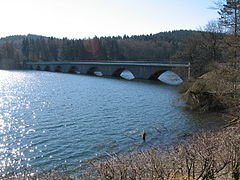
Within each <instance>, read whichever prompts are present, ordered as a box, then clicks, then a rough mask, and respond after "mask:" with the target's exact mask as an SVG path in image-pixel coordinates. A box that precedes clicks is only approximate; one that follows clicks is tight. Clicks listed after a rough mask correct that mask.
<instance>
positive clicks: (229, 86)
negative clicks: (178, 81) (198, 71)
mask: <svg viewBox="0 0 240 180" xmlns="http://www.w3.org/2000/svg"><path fill="white" fill-rule="evenodd" d="M239 72H240V71H238V70H236V69H234V68H232V67H231V66H226V65H218V67H217V68H216V69H215V70H213V71H210V72H208V73H206V74H204V75H202V76H201V77H199V78H197V79H196V81H191V82H188V84H187V85H184V86H185V87H183V88H182V89H184V90H185V91H186V92H185V94H184V99H185V100H186V104H187V105H188V107H189V108H190V109H194V110H202V111H217V112H219V111H225V112H228V113H236V112H238V111H236V110H238V109H239V108H240V101H239V98H240V73H239Z"/></svg>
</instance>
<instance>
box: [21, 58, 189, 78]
mask: <svg viewBox="0 0 240 180" xmlns="http://www.w3.org/2000/svg"><path fill="white" fill-rule="evenodd" d="M25 69H29V70H40V71H50V72H62V73H79V72H80V74H86V75H94V73H95V72H102V74H103V76H111V77H120V75H121V73H122V72H123V71H124V70H129V71H130V72H131V73H132V74H133V75H134V77H135V79H145V80H157V79H158V77H159V76H160V75H161V74H162V73H164V72H165V71H172V72H174V73H176V74H177V75H179V77H180V78H181V79H182V80H183V81H184V80H186V79H188V78H189V77H190V63H180V62H170V61H165V62H156V61H74V62H72V61H71V62H70V61H52V62H26V63H25Z"/></svg>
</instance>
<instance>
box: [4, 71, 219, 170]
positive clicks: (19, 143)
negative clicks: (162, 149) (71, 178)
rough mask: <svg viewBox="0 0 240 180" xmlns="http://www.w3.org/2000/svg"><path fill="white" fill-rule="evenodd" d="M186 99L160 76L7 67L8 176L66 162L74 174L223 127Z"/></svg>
mask: <svg viewBox="0 0 240 180" xmlns="http://www.w3.org/2000/svg"><path fill="white" fill-rule="evenodd" d="M179 96H180V94H179V93H178V92H177V87H176V86H172V85H167V84H164V83H162V82H160V81H159V82H153V81H137V80H124V79H116V78H103V77H97V76H84V75H78V74H64V73H51V72H41V71H0V170H1V173H0V174H3V173H7V172H12V171H13V170H19V171H21V169H24V168H30V169H31V170H33V171H37V170H48V169H52V168H58V167H61V166H62V165H64V166H66V167H67V169H69V170H73V171H74V169H76V168H78V167H79V166H81V164H82V163H83V162H85V161H88V160H91V159H96V158H99V159H103V158H104V157H106V156H107V155H108V154H111V153H126V152H132V151H137V150H142V149H147V148H150V147H155V146H159V145H160V146H161V145H162V146H164V145H166V144H168V143H171V142H175V141H177V140H178V139H179V137H181V136H182V135H184V134H189V133H192V132H196V131H206V130H212V129H215V128H218V127H220V126H221V125H222V124H223V123H222V122H220V121H219V120H218V118H216V117H217V116H216V114H203V113H197V112H189V111H186V110H184V108H183V103H182V102H181V101H179V100H178V98H179ZM143 130H144V131H145V132H146V134H147V135H146V142H145V143H143V141H142V139H141V134H142V132H143Z"/></svg>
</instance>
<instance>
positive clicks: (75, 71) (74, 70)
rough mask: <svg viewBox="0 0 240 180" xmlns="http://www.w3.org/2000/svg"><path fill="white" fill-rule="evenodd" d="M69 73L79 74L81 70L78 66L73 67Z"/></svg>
mask: <svg viewBox="0 0 240 180" xmlns="http://www.w3.org/2000/svg"><path fill="white" fill-rule="evenodd" d="M68 72H69V73H78V72H79V69H78V67H77V66H71V67H70V68H69V70H68Z"/></svg>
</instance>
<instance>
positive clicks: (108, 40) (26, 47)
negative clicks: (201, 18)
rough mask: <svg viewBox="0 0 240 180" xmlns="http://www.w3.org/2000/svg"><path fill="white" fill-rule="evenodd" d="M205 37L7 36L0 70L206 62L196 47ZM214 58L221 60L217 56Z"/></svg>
mask: <svg viewBox="0 0 240 180" xmlns="http://www.w3.org/2000/svg"><path fill="white" fill-rule="evenodd" d="M206 35H207V36H209V35H208V33H206V32H199V31H184V30H181V31H172V32H161V33H158V34H154V35H153V34H150V35H139V36H131V37H129V36H123V37H121V36H118V37H100V38H99V37H94V38H92V39H67V38H63V39H58V38H54V37H44V36H37V35H27V36H9V37H6V38H2V39H0V69H19V68H21V67H22V64H23V63H24V62H25V61H79V60H131V61H162V60H164V61H166V60H181V61H194V60H197V59H200V60H201V61H202V60H204V58H207V59H208V60H209V59H213V58H214V57H212V56H206V55H208V54H209V52H207V51H209V49H208V48H205V49H203V48H202V47H200V45H199V41H201V42H202V41H203V40H202V39H203V38H202V37H203V36H206ZM209 37H210V36H209ZM206 39H207V38H204V41H206ZM189 46H190V47H191V48H189ZM204 47H205V46H204ZM203 51H205V52H203ZM203 56H204V57H203ZM217 58H218V59H221V58H220V56H218V57H217Z"/></svg>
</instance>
